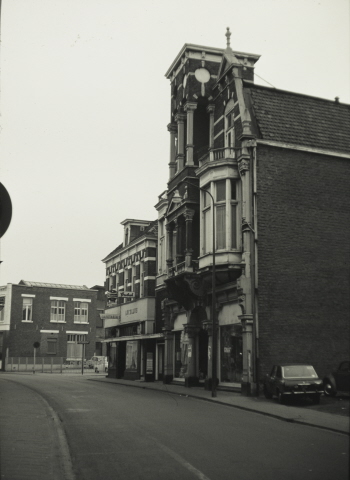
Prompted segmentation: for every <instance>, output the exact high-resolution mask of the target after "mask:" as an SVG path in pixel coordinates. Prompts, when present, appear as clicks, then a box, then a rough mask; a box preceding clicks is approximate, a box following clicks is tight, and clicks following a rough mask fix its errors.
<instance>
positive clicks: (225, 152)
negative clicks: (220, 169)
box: [199, 147, 236, 166]
mask: <svg viewBox="0 0 350 480" xmlns="http://www.w3.org/2000/svg"><path fill="white" fill-rule="evenodd" d="M224 158H236V155H235V149H234V148H231V147H223V148H215V149H212V150H210V151H209V152H207V153H206V154H205V155H202V156H201V157H200V158H199V165H200V166H202V165H204V164H205V163H208V162H213V161H215V160H222V159H224Z"/></svg>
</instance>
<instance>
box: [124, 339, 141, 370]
mask: <svg viewBox="0 0 350 480" xmlns="http://www.w3.org/2000/svg"><path fill="white" fill-rule="evenodd" d="M138 343H139V342H138V341H130V342H126V360H125V370H129V371H136V370H137V353H138Z"/></svg>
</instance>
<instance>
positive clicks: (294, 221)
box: [257, 146, 350, 376]
mask: <svg viewBox="0 0 350 480" xmlns="http://www.w3.org/2000/svg"><path fill="white" fill-rule="evenodd" d="M349 178H350V162H349V160H346V159H340V158H334V157H329V156H325V155H316V154H311V153H304V152H295V151H292V150H286V149H276V148H269V147H261V146H259V147H258V153H257V182H258V183H257V185H258V252H259V253H258V263H259V271H258V279H259V330H260V365H261V374H264V373H266V372H267V371H269V370H270V368H271V365H272V364H274V363H278V362H301V363H303V362H310V363H311V364H313V365H314V366H315V368H316V370H317V372H318V374H319V375H321V376H322V375H324V374H325V373H326V372H327V371H328V370H330V369H333V368H334V367H335V366H337V364H338V362H340V361H341V360H344V359H347V358H348V357H349V257H350V256H349V253H350V251H349V238H350V218H349V217H350V214H349V212H350V196H349V191H350V185H349V183H350V182H349Z"/></svg>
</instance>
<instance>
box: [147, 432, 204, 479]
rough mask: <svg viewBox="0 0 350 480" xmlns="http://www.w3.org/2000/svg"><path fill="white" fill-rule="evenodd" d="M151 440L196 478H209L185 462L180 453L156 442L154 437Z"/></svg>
mask: <svg viewBox="0 0 350 480" xmlns="http://www.w3.org/2000/svg"><path fill="white" fill-rule="evenodd" d="M152 440H153V441H154V442H155V443H156V444H157V445H158V446H159V448H161V449H162V450H163V451H164V452H165V453H167V454H168V455H169V456H170V457H172V458H173V459H174V460H176V461H177V462H178V463H180V465H182V466H183V467H185V468H187V470H189V471H190V472H191V473H193V474H194V475H195V476H196V477H197V478H199V479H200V480H210V478H209V477H207V476H206V475H204V473H203V472H201V471H200V470H198V469H197V468H196V467H194V466H193V465H191V463H189V462H187V461H186V460H185V459H184V458H182V457H181V456H180V455H178V454H177V453H175V452H174V451H173V450H171V449H170V448H168V447H166V446H165V445H163V444H161V443H159V442H157V440H155V439H154V438H152Z"/></svg>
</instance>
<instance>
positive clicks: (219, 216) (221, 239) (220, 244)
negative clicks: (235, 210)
mask: <svg viewBox="0 0 350 480" xmlns="http://www.w3.org/2000/svg"><path fill="white" fill-rule="evenodd" d="M215 187H216V202H217V205H216V248H217V249H223V248H226V180H219V181H218V182H215Z"/></svg>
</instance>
